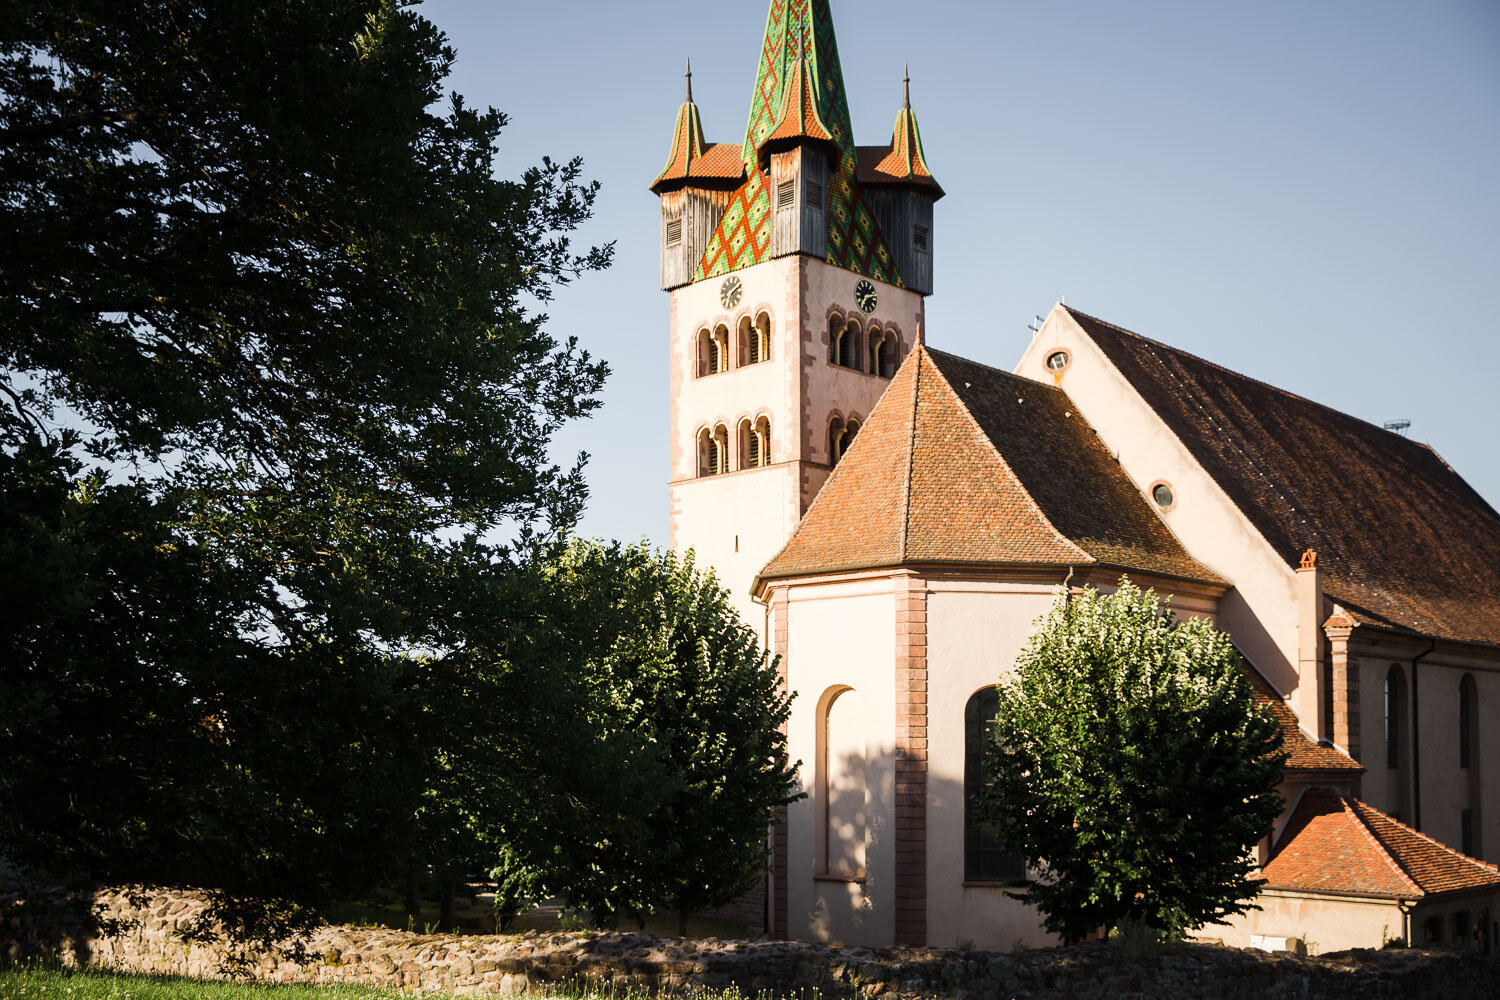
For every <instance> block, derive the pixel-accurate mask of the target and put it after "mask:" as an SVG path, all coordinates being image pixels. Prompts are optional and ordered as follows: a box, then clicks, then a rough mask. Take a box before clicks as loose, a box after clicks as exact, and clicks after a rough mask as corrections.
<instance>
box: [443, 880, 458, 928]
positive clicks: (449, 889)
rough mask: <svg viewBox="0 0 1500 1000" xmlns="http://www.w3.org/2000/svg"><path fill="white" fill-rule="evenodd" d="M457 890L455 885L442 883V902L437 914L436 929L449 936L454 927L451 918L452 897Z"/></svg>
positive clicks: (452, 918) (453, 883)
mask: <svg viewBox="0 0 1500 1000" xmlns="http://www.w3.org/2000/svg"><path fill="white" fill-rule="evenodd" d="M457 890H458V885H457V883H455V882H444V883H443V902H442V907H441V909H440V910H439V912H438V929H439V930H441V931H443V932H444V933H448V934H451V933H452V932H453V928H454V927H455V926H456V925H455V923H454V917H453V897H454V896H455V895H456V894H457Z"/></svg>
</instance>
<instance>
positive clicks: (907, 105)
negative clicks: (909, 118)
mask: <svg viewBox="0 0 1500 1000" xmlns="http://www.w3.org/2000/svg"><path fill="white" fill-rule="evenodd" d="M901 85H902V87H903V88H905V95H904V96H903V97H902V99H901V107H902V108H904V109H905V110H907V111H910V110H911V63H907V64H906V77H905V78H904V79H903V80H902V81H901Z"/></svg>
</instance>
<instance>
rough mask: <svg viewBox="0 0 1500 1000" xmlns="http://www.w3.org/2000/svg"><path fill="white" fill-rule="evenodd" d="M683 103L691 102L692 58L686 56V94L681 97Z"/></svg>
mask: <svg viewBox="0 0 1500 1000" xmlns="http://www.w3.org/2000/svg"><path fill="white" fill-rule="evenodd" d="M682 102H683V103H684V104H692V103H693V60H692V57H691V56H689V57H688V61H687V96H686V97H684V98H683V99H682Z"/></svg>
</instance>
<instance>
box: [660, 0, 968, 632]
mask: <svg viewBox="0 0 1500 1000" xmlns="http://www.w3.org/2000/svg"><path fill="white" fill-rule="evenodd" d="M687 79H688V83H687V94H686V97H685V99H684V102H683V105H682V107H681V109H680V110H679V111H678V113H677V124H676V129H675V131H674V134H673V137H672V148H671V153H670V156H669V159H668V161H667V165H666V167H665V168H664V169H663V170H662V172H661V174H660V175H659V176H658V177H657V178H656V180H655V182H654V183H653V184H652V185H651V190H652V191H654V192H656V194H657V195H659V196H660V198H661V219H662V222H661V270H662V288H663V289H664V290H666V291H668V292H669V293H670V294H671V320H670V363H671V379H670V389H671V394H672V399H671V427H670V433H671V473H670V485H669V494H670V503H671V522H670V533H671V534H670V544H671V547H672V548H673V549H674V550H677V551H683V550H686V549H689V548H691V549H693V550H695V551H696V553H697V560H698V565H699V566H704V567H706V566H712V567H713V569H714V570H715V572H716V573H717V574H718V576H719V578H720V580H721V581H722V582H723V583H724V585H725V586H726V587H728V588H729V590H730V592H731V593H732V594H733V596H734V600H735V603H736V606H737V607H738V608H739V609H740V611H741V613H742V614H743V615H744V616H745V618H746V620H747V621H749V622H750V623H752V624H754V625H756V626H757V627H758V628H759V627H761V626H762V625H763V624H764V613H763V611H762V610H761V609H759V608H757V607H756V606H755V605H754V604H753V603H752V601H751V599H750V585H751V582H752V580H753V579H754V577H755V574H756V573H757V572H758V571H759V570H760V568H761V567H762V566H763V565H765V563H766V562H767V561H769V560H770V558H771V557H772V556H773V555H775V554H776V552H777V551H778V550H779V549H780V548H781V546H782V545H783V544H784V543H785V542H786V540H787V538H789V537H790V535H791V533H792V530H793V529H794V528H795V527H796V526H797V523H798V521H799V520H800V519H801V517H802V515H803V514H804V513H805V512H806V510H807V508H808V506H809V505H810V504H811V503H812V500H813V497H814V496H815V495H816V494H817V492H818V490H819V488H820V487H821V486H822V485H823V481H824V480H825V479H826V478H827V477H828V474H829V472H830V471H831V470H832V468H833V466H834V465H835V464H836V463H837V462H838V460H839V458H840V457H841V456H842V454H843V453H844V452H845V451H846V450H847V449H848V448H849V446H850V444H851V443H852V442H853V440H854V438H855V435H857V434H858V432H859V427H860V425H861V423H862V422H863V420H864V418H865V417H866V416H867V415H868V414H869V413H870V411H871V409H873V407H874V406H875V403H876V401H877V400H878V399H879V398H880V396H881V394H882V393H883V392H884V391H885V387H886V384H887V383H888V382H889V380H890V378H891V376H892V375H894V374H895V371H896V368H897V367H898V366H899V365H900V363H901V360H902V359H903V358H904V357H905V355H906V354H907V352H909V351H910V350H911V349H912V347H913V346H914V345H915V343H916V340H917V337H918V336H919V333H920V331H921V328H922V325H923V311H924V297H925V296H927V295H928V294H930V293H931V291H932V250H933V231H932V217H933V204H934V202H936V201H937V199H938V198H940V197H942V194H943V191H942V188H941V187H939V186H938V184H937V182H936V181H935V180H934V179H933V176H932V173H931V171H930V170H929V169H928V166H927V162H926V159H925V157H924V155H923V152H922V140H921V135H920V133H919V131H918V129H917V120H916V115H915V113H914V112H913V111H912V110H911V101H910V87H909V84H908V88H907V95H906V99H905V100H904V102H903V105H902V108H901V110H900V112H899V113H898V115H897V118H896V127H895V130H894V133H893V135H892V138H891V141H890V143H889V144H887V145H880V146H865V147H860V146H856V145H855V144H854V138H853V134H852V129H851V127H850V123H849V106H848V102H847V99H846V97H845V94H844V79H843V72H842V70H841V69H840V67H839V53H838V43H837V41H836V40H835V38H834V31H833V17H832V14H831V13H830V10H829V4H828V0H771V9H770V14H769V16H768V17H767V20H766V32H765V38H764V41H763V43H762V46H761V58H760V67H759V70H758V72H757V74H756V80H755V88H754V90H753V91H752V98H751V105H750V120H749V124H748V126H747V128H746V130H745V138H744V142H743V143H739V144H733V143H709V142H707V141H705V139H704V132H703V123H702V119H701V117H700V115H699V112H698V107H697V105H696V104H694V103H693V91H692V70H691V66H689V69H688V75H687Z"/></svg>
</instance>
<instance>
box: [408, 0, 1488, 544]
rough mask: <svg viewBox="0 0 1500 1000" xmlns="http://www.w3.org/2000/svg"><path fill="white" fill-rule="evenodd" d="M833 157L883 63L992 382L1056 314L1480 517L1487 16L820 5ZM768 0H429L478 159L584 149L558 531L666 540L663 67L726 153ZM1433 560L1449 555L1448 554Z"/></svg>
mask: <svg viewBox="0 0 1500 1000" xmlns="http://www.w3.org/2000/svg"><path fill="white" fill-rule="evenodd" d="M832 4H833V14H834V21H835V25H836V27H837V31H838V39H839V53H840V58H841V61H842V63H843V67H844V77H845V82H846V84H847V88H848V93H849V102H850V111H851V113H852V116H853V120H854V128H855V136H856V141H858V142H860V143H861V144H874V143H877V142H885V141H888V139H889V137H890V131H891V126H892V124H893V121H894V118H895V114H896V109H897V108H898V107H899V105H900V99H901V68H902V65H903V63H906V62H910V63H911V75H912V104H913V106H914V107H915V108H916V110H917V114H918V118H919V120H920V122H921V127H922V136H923V140H924V145H925V148H926V151H927V155H928V160H929V162H930V163H931V164H932V167H933V170H934V172H935V173H936V175H937V177H938V179H939V180H940V181H941V182H942V184H943V186H944V188H945V189H946V190H947V192H948V196H947V198H945V199H944V200H943V201H941V202H939V203H938V206H937V218H936V221H935V224H934V233H933V239H934V269H935V274H936V277H935V284H936V286H937V287H936V292H935V294H934V295H933V296H932V297H931V298H930V299H929V300H928V337H929V341H930V342H931V343H932V344H933V345H934V346H938V347H942V348H943V349H945V350H951V351H954V352H957V353H959V354H963V355H966V356H968V357H972V358H975V359H977V360H980V361H984V362H987V363H990V364H994V365H998V366H1001V367H1005V368H1009V367H1011V366H1012V365H1013V364H1014V363H1015V361H1016V359H1017V358H1018V357H1019V356H1020V353H1021V351H1022V349H1023V348H1024V347H1025V346H1026V343H1027V340H1028V338H1029V336H1030V334H1029V332H1028V331H1027V329H1026V325H1027V323H1028V322H1029V321H1030V319H1031V317H1032V316H1033V315H1034V314H1037V313H1041V314H1045V313H1046V312H1047V310H1048V309H1049V308H1051V306H1052V304H1053V303H1054V302H1055V301H1056V300H1057V299H1058V298H1059V297H1063V296H1066V298H1067V301H1068V304H1069V305H1072V306H1076V307H1078V308H1079V309H1082V310H1084V311H1086V312H1090V313H1093V314H1094V315H1097V316H1101V317H1103V318H1105V319H1108V320H1110V321H1111V322H1114V323H1117V324H1119V325H1121V326H1124V327H1127V328H1129V329H1132V330H1135V331H1137V332H1139V333H1143V334H1145V335H1147V336H1150V337H1153V338H1156V339H1158V340H1162V341H1165V342H1166V343H1169V344H1172V345H1174V346H1177V347H1181V348H1183V349H1185V350H1188V351H1192V352H1194V353H1196V354H1200V355H1202V356H1204V357H1206V358H1209V359H1210V360H1213V361H1216V362H1218V363H1220V364H1223V365H1226V366H1228V367H1230V368H1233V369H1235V370H1237V371H1241V372H1244V373H1246V374H1248V375H1252V376H1254V377H1256V378H1260V379H1263V380H1265V381H1268V382H1271V383H1273V384H1275V385H1279V386H1282V387H1284V388H1286V389H1289V390H1291V391H1293V392H1297V393H1300V394H1302V395H1306V396H1309V397H1311V398H1313V399H1316V400H1318V401H1320V402H1323V403H1327V404H1329V405H1331V406H1334V407H1337V408H1338V409H1341V410H1345V411H1347V412H1349V413H1352V414H1355V415H1356V416H1359V417H1362V418H1364V419H1367V420H1370V421H1373V422H1376V423H1379V422H1382V421H1384V420H1387V419H1391V418H1395V417H1406V418H1410V419H1411V421H1412V428H1411V431H1410V434H1411V436H1412V437H1413V438H1416V439H1418V440H1422V441H1425V442H1427V443H1429V444H1431V445H1432V446H1433V447H1434V448H1436V449H1437V451H1438V452H1439V453H1440V454H1441V455H1442V456H1443V457H1444V458H1446V459H1447V460H1448V462H1449V464H1450V465H1452V466H1453V467H1454V468H1456V469H1457V470H1458V471H1459V473H1460V474H1462V475H1463V476H1464V477H1465V478H1467V479H1468V481H1469V482H1470V483H1471V484H1472V485H1473V486H1474V487H1475V489H1477V490H1478V491H1479V492H1480V493H1481V494H1483V495H1484V496H1485V498H1486V499H1487V500H1488V501H1489V502H1490V504H1491V505H1492V506H1495V507H1497V508H1500V388H1497V375H1500V345H1497V340H1500V320H1497V318H1496V310H1497V308H1500V305H1497V302H1496V300H1497V299H1500V245H1497V241H1500V190H1497V187H1500V2H1497V0H1405V2H1390V0H1256V2H1253V3H1248V2H1243V3H1219V2H1204V0H1172V2H1169V0H1135V2H1131V3H1120V2H1114V0H1109V2H1105V0H1098V2H1081V0H1026V2H1003V3H959V2H938V0H928V2H926V3H924V4H914V3H910V2H906V3H896V2H893V0H861V2H855V0H832ZM766 8H767V0H733V2H728V3H726V2H722V0H718V2H706V3H697V4H687V3H682V2H675V3H667V2H656V0H652V2H644V0H638V2H630V3H626V2H590V3H578V2H572V3H567V2H563V3H549V4H519V3H491V2H482V0H429V2H427V3H425V4H424V5H423V6H422V8H421V10H422V11H423V12H424V13H425V14H426V15H427V16H428V17H430V18H432V19H433V20H434V21H436V22H437V24H438V25H439V26H440V27H442V28H443V29H444V30H445V31H447V32H448V34H449V36H450V38H451V39H452V41H453V43H454V45H455V46H456V48H457V50H458V53H459V61H458V65H457V68H456V72H455V75H454V77H453V78H452V81H451V82H452V85H453V86H454V87H455V88H456V89H458V90H459V91H461V92H462V93H463V94H464V95H465V96H466V97H467V98H468V99H469V100H470V101H471V102H472V103H476V104H489V105H493V106H495V107H497V108H500V109H501V110H503V111H505V112H506V113H507V114H508V115H510V116H511V118H512V125H511V126H510V128H509V129H508V131H507V133H506V135H505V137H504V139H503V149H502V157H501V161H500V164H499V169H500V171H501V172H502V173H505V174H509V175H515V174H518V173H519V172H520V170H521V169H523V168H524V167H525V166H527V165H529V164H532V163H535V162H537V161H539V160H540V158H541V157H542V156H543V155H550V156H552V157H554V158H568V157H571V156H574V155H578V156H582V157H583V158H584V160H585V164H586V169H587V172H588V175H589V176H590V177H592V178H595V179H597V180H599V181H601V182H602V183H603V185H604V189H603V192H602V194H601V196H600V200H599V203H598V212H597V215H596V218H595V219H594V221H593V222H592V223H591V224H590V225H589V227H588V229H587V230H586V231H585V232H584V233H583V239H584V240H585V241H588V242H603V241H606V240H611V239H613V240H617V241H618V256H617V262H616V264H615V266H614V267H613V268H612V269H611V270H610V271H608V272H607V273H605V274H602V275H595V276H592V277H589V278H587V279H585V280H584V281H583V282H581V283H579V284H577V285H574V286H572V287H571V288H570V289H567V290H564V291H563V292H562V293H561V295H560V296H559V297H558V299H557V301H556V302H554V303H553V304H552V307H551V309H550V313H551V316H552V322H551V329H552V332H553V333H554V334H555V335H557V336H559V337H561V336H565V335H569V334H573V335H577V336H578V337H579V339H580V340H581V341H582V342H583V344H584V345H585V346H586V347H588V348H589V349H590V350H591V351H593V352H594V353H596V354H597V355H599V356H602V357H604V358H605V359H607V360H608V361H609V363H610V365H611V366H612V368H613V369H614V374H613V376H612V377H611V379H610V383H609V386H608V389H607V390H606V392H605V396H604V401H605V405H604V408H603V409H602V410H601V411H600V413H599V414H598V415H597V416H595V417H594V418H593V419H591V420H589V421H586V422H583V423H580V424H578V425H576V426H573V427H571V428H569V429H568V430H567V431H566V432H565V433H564V434H563V435H561V436H560V437H559V439H558V441H557V453H558V455H559V458H560V459H566V458H569V457H570V456H572V455H573V454H575V453H576V452H577V451H578V450H580V449H586V450H587V451H588V452H589V453H590V454H591V456H592V458H591V460H590V463H589V473H588V478H589V482H590V486H591V489H592V499H591V501H590V504H589V510H588V513H587V515H586V517H585V520H584V523H583V525H582V530H583V531H584V532H586V533H588V534H593V535H599V536H603V537H615V538H625V539H630V538H638V537H641V536H643V535H644V536H648V537H650V538H651V539H652V540H654V541H657V542H660V543H664V542H665V540H666V515H667V511H666V478H667V439H666V435H667V295H666V293H664V292H662V291H659V290H658V284H659V263H658V261H659V257H658V248H657V239H658V232H659V228H658V227H659V214H658V207H657V200H656V198H655V196H653V195H652V194H651V193H650V192H649V191H647V190H646V186H647V185H648V184H649V183H650V182H651V180H652V179H653V178H654V177H655V175H656V173H657V172H658V171H659V170H660V169H661V166H662V164H663V162H664V160H665V158H666V154H667V147H668V144H669V140H670V138H671V129H672V123H673V118H674V115H675V114H676V110H677V106H678V104H679V103H680V102H681V99H682V63H683V59H684V57H687V56H691V57H692V59H693V71H694V77H693V87H694V96H695V97H696V100H697V103H698V106H699V108H700V110H701V111H702V115H703V122H704V127H705V130H706V131H707V133H708V139H709V141H711V142H712V141H725V142H738V141H740V138H741V136H742V133H743V130H744V128H745V120H746V116H747V114H748V112H749V106H750V105H749V102H750V93H751V89H752V86H753V83H754V74H755V65H756V60H757V56H758V54H759V46H760V37H761V32H762V30H763V27H764V24H765V17H766ZM1455 541H1461V540H1455Z"/></svg>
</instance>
